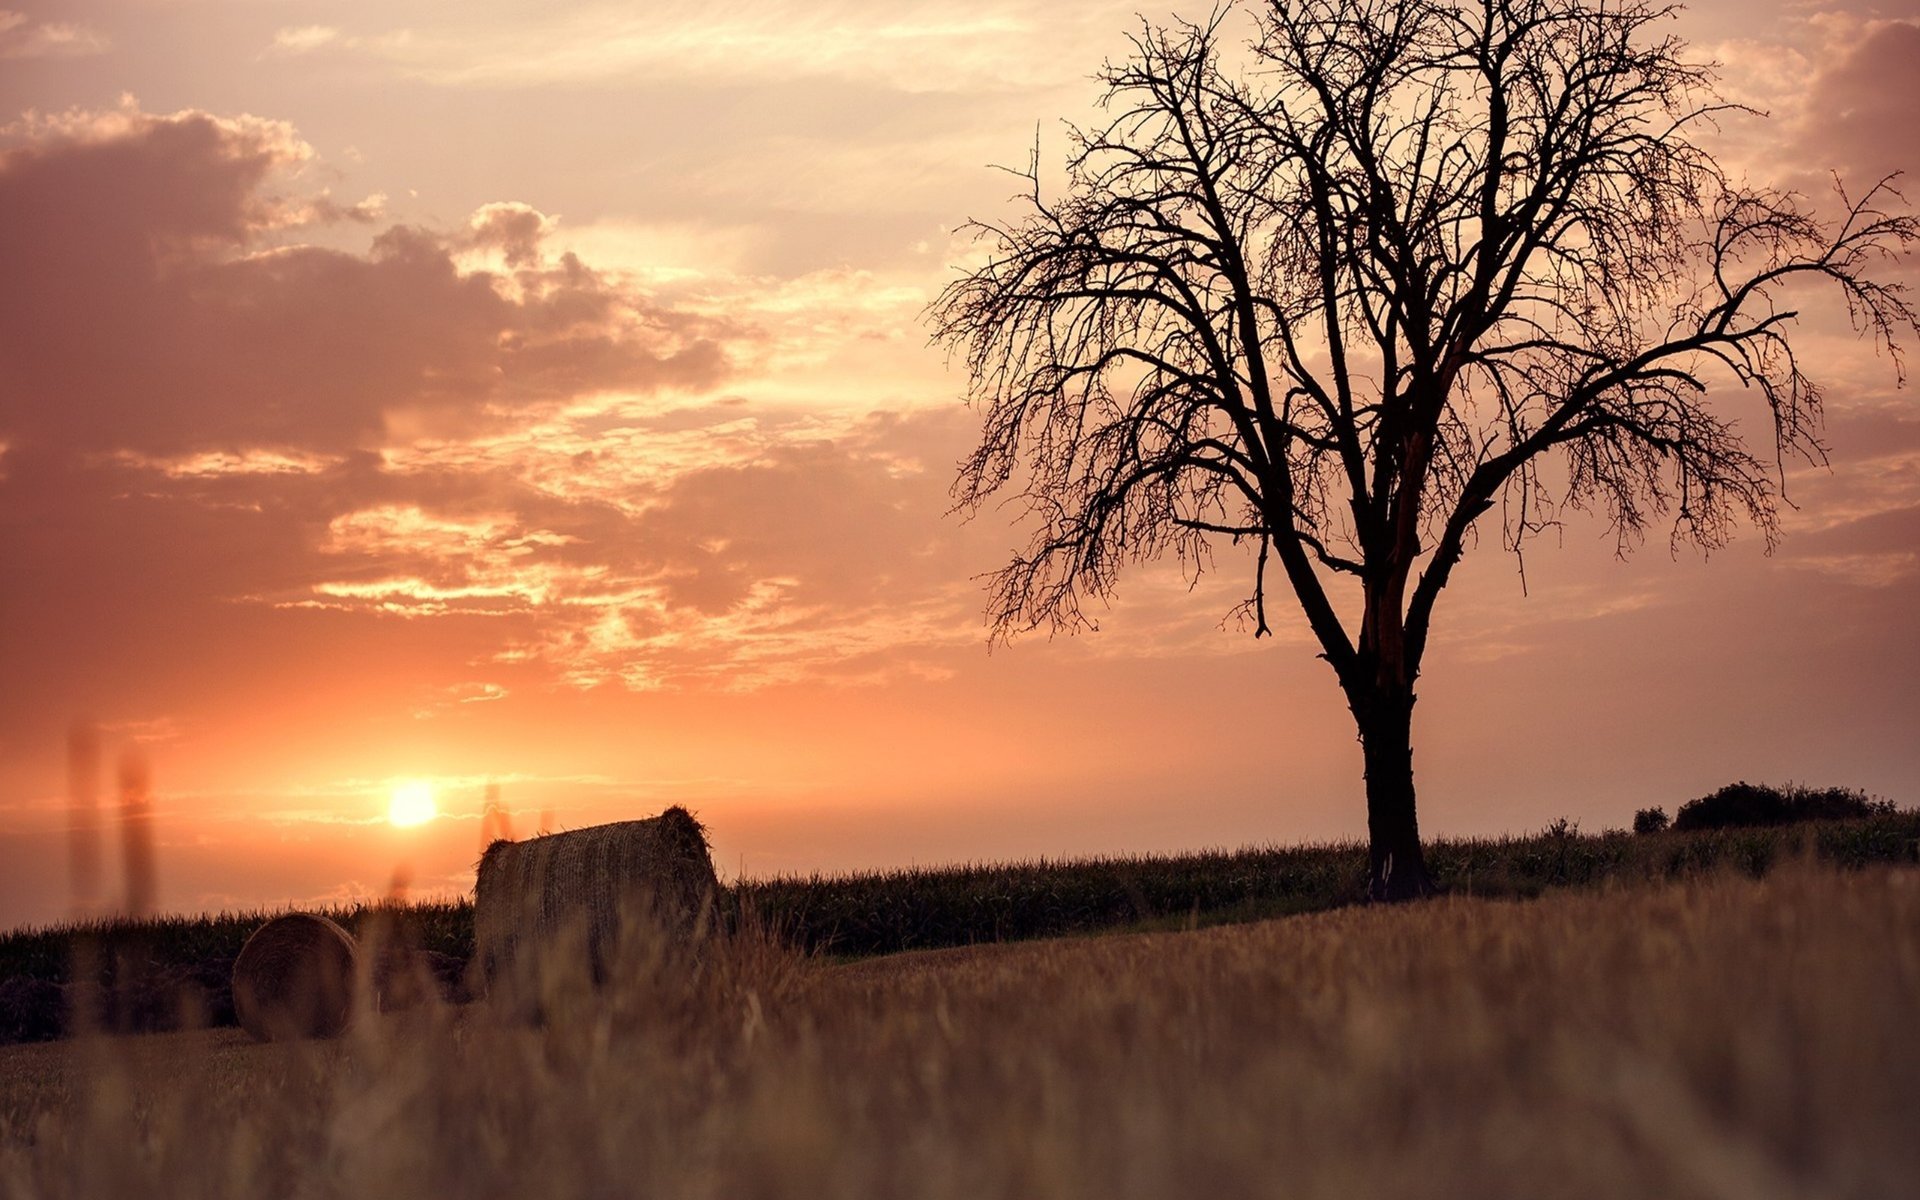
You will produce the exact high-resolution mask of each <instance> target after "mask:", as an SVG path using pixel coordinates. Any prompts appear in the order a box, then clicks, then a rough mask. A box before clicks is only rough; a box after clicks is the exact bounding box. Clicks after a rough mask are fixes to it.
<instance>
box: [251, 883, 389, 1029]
mask: <svg viewBox="0 0 1920 1200" xmlns="http://www.w3.org/2000/svg"><path fill="white" fill-rule="evenodd" d="M359 959H360V951H359V948H358V947H357V946H356V945H355V944H354V941H353V935H352V934H350V933H348V932H347V931H346V930H344V929H342V928H340V926H338V925H336V924H334V923H333V922H332V921H330V920H328V919H327V918H325V917H321V916H315V915H314V914H312V913H288V914H287V915H286V916H284V917H275V918H274V919H273V920H271V921H268V922H267V923H266V924H265V925H262V926H261V927H260V928H258V929H256V930H254V931H253V936H252V937H250V938H248V939H247V944H246V945H245V946H242V947H241V948H240V957H239V958H237V959H235V960H234V964H233V1012H234V1016H236V1017H238V1018H239V1020H240V1027H241V1028H242V1029H245V1030H246V1031H247V1032H248V1033H250V1034H252V1035H253V1036H254V1037H255V1038H256V1039H257V1040H259V1041H263V1042H279V1041H287V1040H289V1039H292V1038H326V1037H334V1036H337V1035H338V1034H339V1033H340V1031H341V1030H343V1029H345V1028H346V1027H347V1018H348V1017H349V1016H350V1015H351V1014H352V1010H353V974H354V968H355V966H356V965H357V964H358V962H359Z"/></svg>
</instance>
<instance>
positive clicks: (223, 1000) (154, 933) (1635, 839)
mask: <svg viewBox="0 0 1920 1200" xmlns="http://www.w3.org/2000/svg"><path fill="white" fill-rule="evenodd" d="M1802 855H1811V856H1814V857H1816V858H1818V859H1820V860H1821V861H1825V862H1830V863H1834V864H1837V865H1840V866H1844V867H1862V866H1867V865H1870V864H1875V863H1908V862H1913V861H1915V860H1916V858H1920V812H1915V811H1897V810H1893V809H1892V808H1891V806H1887V808H1886V811H1880V812H1877V813H1876V815H1874V816H1871V817H1868V818H1864V819H1854V820H1824V821H1817V822H1810V823H1803V824H1797V825H1782V826H1771V827H1752V828H1730V829H1708V830H1699V831H1687V832H1679V831H1674V832H1663V833H1656V834H1652V835H1628V834H1625V833H1620V832H1608V833H1600V834H1585V833H1581V832H1580V831H1579V830H1578V829H1576V828H1572V827H1570V826H1568V825H1566V824H1565V823H1564V822H1556V823H1555V824H1554V825H1553V826H1551V827H1549V828H1548V829H1547V830H1545V831H1544V832H1542V833H1539V834H1534V835H1532V836H1526V837H1510V838H1497V839H1468V840H1452V841H1439V842H1435V843H1433V844H1432V845H1431V846H1430V847H1429V848H1428V857H1429V861H1430V863H1431V864H1432V867H1433V870H1434V874H1435V876H1436V877H1437V878H1438V879H1439V880H1440V882H1441V884H1442V885H1443V886H1445V887H1446V888H1448V889H1449V890H1451V891H1452V892H1453V893H1455V894H1457V895H1462V896H1479V897H1493V898H1501V897H1506V898H1517V897H1528V896H1537V895H1540V894H1542V893H1544V892H1546V891H1549V890H1553V889H1560V888H1583V887H1597V886H1603V885H1609V884H1623V883H1632V882H1645V881H1653V880H1675V879H1684V878H1687V877H1690V876H1694V875H1698V874H1700V873H1703V872H1714V871H1719V870H1727V869H1731V870H1736V871H1739V872H1742V873H1745V874H1749V875H1754V876H1758V875H1761V874H1764V873H1765V872H1766V871H1767V870H1768V869H1770V868H1771V867H1772V866H1773V865H1774V864H1775V863H1778V862H1781V861H1787V860H1792V859H1795V858H1797V857H1799V856H1802ZM1365 871H1366V850H1365V848H1364V847H1363V846H1361V845H1358V844H1348V845H1327V846H1295V847H1254V848H1249V849H1244V850H1238V851H1231V852H1227V851H1221V852H1212V853H1199V854H1180V855H1164V856H1155V857H1141V858H1108V859H1093V860H1083V861H1067V862H1028V863H1012V864H996V865H987V866H959V867H941V868H924V869H915V870H903V871H884V872H872V873H865V874H855V875H844V876H813V877H787V878H774V879H749V880H742V881H739V882H737V883H736V884H735V885H734V886H733V887H731V888H730V889H728V891H727V894H726V895H725V896H723V897H722V898H721V905H720V908H721V911H722V913H723V915H724V916H725V917H726V918H727V919H729V920H734V921H741V920H744V921H747V922H749V923H752V924H757V925H759V926H763V927H767V928H773V929H778V930H780V931H781V933H782V934H783V936H785V937H786V938H788V939H789V940H791V941H793V942H794V943H796V944H797V945H798V946H800V947H801V948H803V949H805V950H807V951H809V952H811V953H817V954H824V955H829V956H833V957H836V958H852V957H862V956H867V955H875V954H891V953H897V952H899V951H902V950H915V949H928V948H934V947H941V946H966V945H977V944H981V943H993V942H1003V941H1015V940H1021V939H1027V938H1037V937H1057V936H1061V935H1066V934H1088V933H1104V932H1110V931H1113V930H1116V929H1134V930H1140V929H1155V928H1160V929H1180V928H1187V927H1190V926H1207V925H1215V924H1222V923H1227V922H1234V921H1246V920H1251V919H1257V918H1262V917H1274V916H1282V915H1291V914H1296V913H1305V912H1321V911H1327V910H1331V909H1336V908H1339V907H1341V906H1343V905H1347V904H1350V903H1352V902H1354V900H1355V899H1356V898H1357V897H1358V896H1359V895H1360V892H1361V885H1362V882H1363V880H1364V877H1365ZM268 915H269V914H267V913H264V912H252V913H225V914H219V915H214V916H203V917H168V918H160V919H155V920H148V921H141V922H131V921H118V922H102V923H98V924H90V925H83V926H77V927H74V926H68V927H56V928H52V929H29V930H17V931H14V932H11V933H6V934H0V1042H9V1041H34V1040H41V1039H45V1038H51V1037H57V1036H60V1035H61V1034H62V1033H63V1032H64V1031H66V1029H67V1028H68V1026H69V1025H70V1024H71V1021H70V1019H69V1015H68V1014H69V1013H70V1012H71V1011H72V1009H73V1008H74V1007H75V998H76V993H75V991H74V989H73V984H74V979H75V976H74V970H73V968H74V964H75V963H76V961H78V962H85V963H89V964H91V966H90V969H89V970H88V971H87V972H86V974H87V975H88V976H89V977H90V978H91V980H92V984H91V988H92V991H91V993H89V994H91V995H95V996H97V997H100V998H102V1002H101V1005H100V1007H101V1008H102V1010H103V1011H102V1012H101V1015H100V1020H101V1022H102V1023H104V1024H105V1025H106V1026H107V1027H110V1028H116V1029H119V1030H122V1031H154V1030H161V1029H169V1028H175V1027H177V1026H178V1025H179V1024H180V1020H179V1017H180V1013H181V1011H182V1007H181V1005H180V1003H179V998H180V997H181V996H182V995H185V996H187V997H188V998H189V1000H190V1003H188V1004H186V1006H185V1011H186V1012H187V1013H188V1015H189V1016H191V1017H193V1018H195V1019H199V1020H211V1021H212V1022H213V1023H214V1024H231V1023H232V1020H233V1007H232V1000H231V996H230V994H229V991H228V986H227V980H228V978H229V976H230V974H231V972H232V968H233V960H234V957H235V956H236V955H237V954H238V953H239V952H240V946H241V944H242V943H243V942H244V941H245V940H246V937H247V935H248V933H250V932H251V931H252V930H253V929H254V928H256V927H257V926H258V925H259V924H260V923H261V922H262V921H263V920H265V919H266V917H267V916H268ZM331 915H333V916H335V917H336V919H338V920H340V921H341V922H342V923H344V924H345V925H346V926H347V928H348V929H349V930H352V931H354V932H355V933H356V934H358V935H359V936H361V937H362V939H363V940H365V938H366V936H367V934H368V932H369V930H370V929H371V928H372V927H374V926H375V925H380V926H382V927H384V928H386V929H388V930H391V931H397V933H398V938H397V939H392V938H390V939H387V940H389V941H394V940H397V941H399V942H402V943H404V944H406V945H407V946H410V947H412V948H414V949H415V950H418V951H425V952H427V953H428V954H429V955H430V956H431V957H432V959H433V963H434V972H435V974H436V975H437V976H438V977H439V978H440V979H441V980H442V981H443V983H445V984H447V985H448V987H449V988H450V990H455V991H457V990H458V986H457V983H456V981H457V980H458V979H459V977H460V974H461V967H462V965H463V964H464V963H465V961H466V959H467V958H468V956H469V955H470V954H471V953H472V949H473V909H472V906H471V905H470V904H427V905H415V906H405V907H398V908H393V907H388V906H384V905H375V906H370V907H363V908H357V909H351V910H336V911H334V912H333V913H332V914H331ZM76 951H78V952H77V953H76Z"/></svg>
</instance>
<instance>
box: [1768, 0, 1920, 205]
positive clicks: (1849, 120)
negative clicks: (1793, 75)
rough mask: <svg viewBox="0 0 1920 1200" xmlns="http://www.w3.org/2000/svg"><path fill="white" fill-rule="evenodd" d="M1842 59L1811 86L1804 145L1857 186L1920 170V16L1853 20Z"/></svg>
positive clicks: (1814, 159)
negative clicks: (1915, 19)
mask: <svg viewBox="0 0 1920 1200" xmlns="http://www.w3.org/2000/svg"><path fill="white" fill-rule="evenodd" d="M1842 33H1843V34H1848V33H1850V34H1851V36H1850V37H1848V38H1847V40H1846V41H1845V42H1844V43H1843V45H1842V49H1841V53H1840V55H1839V57H1838V59H1837V61H1835V62H1833V63H1832V65H1830V66H1828V67H1827V68H1826V69H1825V70H1823V71H1821V72H1820V73H1819V74H1818V75H1817V76H1816V77H1815V78H1814V79H1813V81H1812V83H1811V85H1810V86H1809V88H1808V90H1807V100H1806V110H1805V111H1806V115H1805V118H1804V122H1803V126H1802V129H1801V133H1800V139H1799V146H1798V150H1799V152H1800V154H1801V155H1803V156H1804V159H1805V161H1807V162H1808V163H1809V164H1811V165H1814V166H1818V167H1825V168H1837V169H1840V170H1842V171H1843V172H1844V173H1845V174H1846V175H1847V176H1849V177H1850V181H1851V182H1853V183H1854V184H1855V185H1856V186H1857V187H1864V186H1866V185H1867V184H1870V183H1871V182H1873V181H1874V180H1877V179H1879V178H1880V177H1882V176H1884V175H1887V174H1890V173H1892V172H1894V171H1906V172H1909V173H1911V172H1915V171H1920V71H1916V70H1915V68H1914V64H1915V63H1920V24H1909V23H1905V22H1900V21H1887V22H1880V23H1869V24H1866V25H1864V26H1859V27H1850V28H1849V29H1846V30H1843V31H1842Z"/></svg>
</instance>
